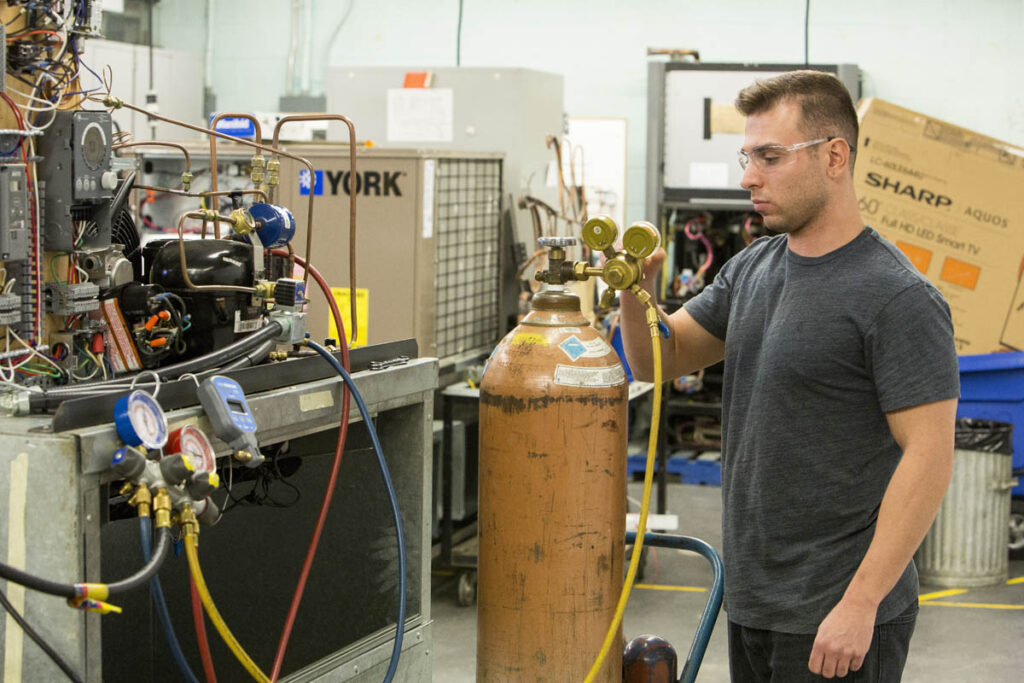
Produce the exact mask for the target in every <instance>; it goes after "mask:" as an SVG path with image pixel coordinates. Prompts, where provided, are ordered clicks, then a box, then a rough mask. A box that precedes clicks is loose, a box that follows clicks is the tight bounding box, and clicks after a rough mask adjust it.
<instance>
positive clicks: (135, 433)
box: [114, 389, 167, 448]
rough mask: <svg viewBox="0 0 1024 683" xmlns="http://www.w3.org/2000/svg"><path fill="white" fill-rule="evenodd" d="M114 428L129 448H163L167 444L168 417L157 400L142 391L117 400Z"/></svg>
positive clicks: (139, 390)
mask: <svg viewBox="0 0 1024 683" xmlns="http://www.w3.org/2000/svg"><path fill="white" fill-rule="evenodd" d="M114 426H115V427H117V435H118V436H120V437H121V440H122V441H124V442H125V443H126V444H128V445H129V446H139V445H141V446H145V447H146V448H163V446H164V444H166V443H167V417H166V416H165V415H164V411H163V409H162V408H160V404H159V403H157V402H156V399H155V398H153V397H152V396H150V395H149V394H148V393H146V392H145V391H142V390H141V389H136V390H135V391H133V392H131V393H130V394H128V395H127V396H122V397H121V398H119V399H117V403H116V404H114Z"/></svg>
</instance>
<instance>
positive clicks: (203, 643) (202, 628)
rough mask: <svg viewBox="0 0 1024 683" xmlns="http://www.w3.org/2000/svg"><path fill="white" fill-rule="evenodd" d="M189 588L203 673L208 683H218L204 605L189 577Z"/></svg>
mask: <svg viewBox="0 0 1024 683" xmlns="http://www.w3.org/2000/svg"><path fill="white" fill-rule="evenodd" d="M188 587H189V590H190V591H191V592H192V621H194V622H195V625H196V642H198V644H199V658H200V659H202V660H203V673H204V674H205V675H206V683H217V674H216V673H215V672H214V670H213V657H212V656H211V655H210V641H209V640H207V639H206V621H205V617H203V603H202V601H201V600H200V599H199V591H197V590H196V584H195V582H194V581H193V580H192V576H191V575H189V577H188Z"/></svg>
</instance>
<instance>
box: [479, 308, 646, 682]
mask: <svg viewBox="0 0 1024 683" xmlns="http://www.w3.org/2000/svg"><path fill="white" fill-rule="evenodd" d="M627 402H628V392H627V386H626V379H625V373H624V371H623V369H622V365H621V363H620V362H619V360H618V357H617V356H616V355H615V352H614V351H613V350H612V349H611V348H610V347H609V346H608V345H607V344H606V343H605V342H604V340H603V339H601V337H600V335H599V334H598V333H597V331H596V330H594V328H593V327H591V326H590V325H589V323H588V322H587V320H586V318H584V317H583V315H582V314H581V313H580V308H579V299H578V298H577V297H576V296H575V295H571V294H565V293H561V292H542V293H540V294H538V295H537V296H535V297H534V301H533V310H531V311H530V313H528V314H527V316H526V317H525V318H524V319H523V322H522V324H520V325H519V326H518V327H517V328H516V329H514V330H513V331H512V332H510V333H509V334H508V335H507V336H506V337H505V338H504V339H503V340H502V341H501V342H500V343H499V344H498V346H497V348H496V349H495V351H494V354H493V355H492V356H491V359H490V360H489V362H488V365H487V368H486V370H485V373H484V377H483V380H482V382H481V386H480V475H479V482H480V487H479V495H480V510H479V531H480V550H479V568H478V586H477V610H478V611H477V614H478V635H477V680H478V681H520V680H522V681H531V682H532V681H556V682H558V683H564V682H565V681H582V680H583V679H584V677H585V676H586V674H587V672H588V670H589V669H590V666H591V664H592V663H593V661H594V659H595V658H596V657H597V654H598V652H599V651H600V649H601V644H602V642H603V640H604V635H605V633H606V632H607V630H608V627H609V625H610V624H611V621H612V617H613V616H614V613H615V606H616V603H617V601H618V598H619V593H620V591H621V589H622V580H623V567H622V559H623V552H624V549H623V546H624V542H625V515H626V507H625V501H626V411H627ZM621 642H622V636H621V630H620V633H619V634H618V635H617V636H616V639H615V646H614V647H613V648H612V650H611V652H610V653H609V654H608V656H607V659H606V661H605V664H604V666H603V668H602V670H601V672H600V674H599V676H598V677H597V678H596V680H598V681H616V682H618V681H619V680H620V677H621V675H622V651H621V646H620V645H619V643H621Z"/></svg>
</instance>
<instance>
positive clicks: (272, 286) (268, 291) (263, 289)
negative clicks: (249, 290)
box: [256, 280, 277, 299]
mask: <svg viewBox="0 0 1024 683" xmlns="http://www.w3.org/2000/svg"><path fill="white" fill-rule="evenodd" d="M276 289H277V282H276V281H274V280H259V281H257V282H256V296H258V297H260V298H263V299H273V298H274V291H275V290H276Z"/></svg>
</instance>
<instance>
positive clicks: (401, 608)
mask: <svg viewBox="0 0 1024 683" xmlns="http://www.w3.org/2000/svg"><path fill="white" fill-rule="evenodd" d="M655 334H657V330H655ZM656 342H657V340H656ZM306 344H307V345H308V346H309V347H310V348H312V349H313V350H314V351H316V352H317V353H319V354H320V355H321V357H323V359H324V360H326V361H327V362H328V363H330V365H331V367H332V368H334V370H335V372H337V373H338V374H339V375H341V378H342V379H343V380H344V381H345V384H347V385H348V388H349V391H351V392H352V398H354V399H355V401H356V405H357V406H358V407H359V413H360V414H361V415H362V416H363V424H364V425H366V430H367V431H368V432H369V433H370V440H371V441H372V442H373V450H374V452H375V453H376V454H377V464H378V465H379V466H380V474H381V477H382V478H383V479H384V486H385V487H386V488H387V492H388V500H389V501H390V503H391V515H392V517H393V518H394V521H395V534H396V536H397V537H398V619H397V621H396V623H395V641H394V645H393V646H392V649H391V660H390V662H389V663H388V670H387V673H386V674H385V675H384V681H385V683H388V682H389V681H392V680H393V679H394V677H395V672H396V671H397V670H398V659H399V657H400V656H401V654H402V636H403V635H404V630H405V535H404V532H403V531H402V514H401V512H400V511H399V509H398V494H397V493H395V486H394V484H393V483H392V481H391V473H390V472H389V471H388V464H387V462H386V461H385V460H384V450H383V448H382V447H381V445H380V439H378V438H377V430H376V429H375V428H374V426H373V416H371V415H370V410H369V409H368V408H367V407H366V403H364V402H363V397H362V396H361V395H360V394H359V390H358V389H357V388H356V385H355V382H354V381H352V376H351V375H349V374H348V372H347V371H346V370H345V368H343V367H342V366H341V363H339V362H338V359H337V358H335V357H334V356H333V355H332V354H331V352H330V351H328V350H327V349H325V348H324V347H322V346H320V345H319V344H317V343H316V342H314V341H311V340H309V339H307V340H306ZM656 401H657V399H656ZM652 431H653V430H652ZM655 443H657V442H655ZM652 457H653V456H652ZM651 462H653V460H652V461H651ZM648 489H649V487H648ZM647 502H648V503H649V502H650V490H648V491H647ZM640 521H641V523H642V524H646V522H647V517H646V514H645V511H641V517H640ZM640 528H641V529H644V528H646V527H643V526H641V527H640ZM636 552H637V553H639V548H637V551H636ZM631 568H633V567H632V566H631ZM635 573H636V572H634V574H635ZM630 585H632V582H630ZM627 597H628V596H627ZM612 635H614V634H612Z"/></svg>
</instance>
